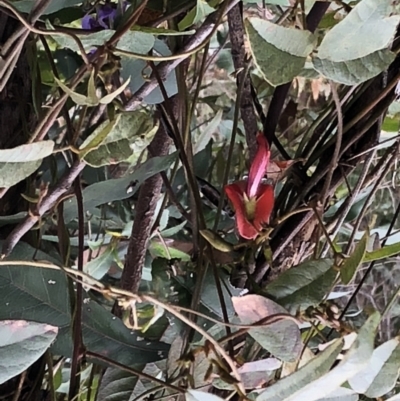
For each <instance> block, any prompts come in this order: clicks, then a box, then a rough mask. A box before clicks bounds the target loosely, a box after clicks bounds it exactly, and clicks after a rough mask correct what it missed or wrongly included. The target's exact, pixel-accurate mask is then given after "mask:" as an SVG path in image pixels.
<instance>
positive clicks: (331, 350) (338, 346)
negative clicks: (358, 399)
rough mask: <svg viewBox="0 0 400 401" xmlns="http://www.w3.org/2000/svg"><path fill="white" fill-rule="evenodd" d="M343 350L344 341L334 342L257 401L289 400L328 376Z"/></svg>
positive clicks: (262, 394) (263, 393) (274, 385)
mask: <svg viewBox="0 0 400 401" xmlns="http://www.w3.org/2000/svg"><path fill="white" fill-rule="evenodd" d="M342 348H343V341H341V340H336V341H334V342H333V343H332V344H331V345H330V346H329V347H328V348H327V349H326V350H324V351H323V352H321V353H320V354H318V355H317V356H316V357H315V358H313V359H312V360H311V361H310V362H308V363H307V364H306V365H304V366H303V367H302V368H300V369H299V370H298V371H297V372H295V373H293V374H291V375H289V376H286V377H285V378H283V379H281V380H279V381H278V382H277V383H275V384H273V385H272V386H271V387H269V388H267V390H265V391H263V392H262V393H261V394H260V395H259V396H258V397H257V398H256V401H283V400H286V399H288V397H290V396H291V395H292V394H295V393H296V392H297V391H299V390H301V389H302V388H303V387H305V386H307V385H308V384H310V383H313V382H314V381H315V380H317V379H319V378H320V377H321V376H323V375H324V374H326V373H327V372H328V371H329V369H330V368H331V367H332V365H333V363H334V362H335V361H336V358H337V356H338V355H339V353H340V351H341V350H342ZM321 396H322V394H321Z"/></svg>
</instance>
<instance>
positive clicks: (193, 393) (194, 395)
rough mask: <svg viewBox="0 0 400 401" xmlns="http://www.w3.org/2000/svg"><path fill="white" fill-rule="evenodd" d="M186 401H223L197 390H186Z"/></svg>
mask: <svg viewBox="0 0 400 401" xmlns="http://www.w3.org/2000/svg"><path fill="white" fill-rule="evenodd" d="M185 398H186V401H223V398H220V397H218V396H216V395H214V394H210V393H206V392H203V391H198V390H188V391H187V393H186V394H185Z"/></svg>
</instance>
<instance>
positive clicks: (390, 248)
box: [363, 242, 400, 263]
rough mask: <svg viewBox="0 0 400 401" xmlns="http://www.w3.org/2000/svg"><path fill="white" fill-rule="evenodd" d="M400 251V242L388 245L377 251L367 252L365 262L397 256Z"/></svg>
mask: <svg viewBox="0 0 400 401" xmlns="http://www.w3.org/2000/svg"><path fill="white" fill-rule="evenodd" d="M399 253H400V242H396V243H395V244H391V245H386V246H384V247H383V248H380V249H377V250H375V251H371V252H366V253H365V255H364V259H363V262H364V263H368V262H373V261H374V260H381V259H386V258H390V257H392V256H396V255H398V254H399Z"/></svg>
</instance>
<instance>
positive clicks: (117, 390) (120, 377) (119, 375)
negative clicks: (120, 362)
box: [96, 368, 138, 401]
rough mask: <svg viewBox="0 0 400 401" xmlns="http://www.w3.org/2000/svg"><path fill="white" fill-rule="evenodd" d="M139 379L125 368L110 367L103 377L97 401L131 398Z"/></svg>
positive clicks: (118, 400)
mask: <svg viewBox="0 0 400 401" xmlns="http://www.w3.org/2000/svg"><path fill="white" fill-rule="evenodd" d="M137 381H138V377H137V376H133V375H132V374H131V373H129V372H126V371H125V370H120V369H116V368H108V369H106V371H105V373H104V375H103V376H102V378H101V382H100V386H99V391H98V394H97V397H96V401H126V400H129V399H130V397H131V394H132V391H133V389H134V388H135V385H136V383H137Z"/></svg>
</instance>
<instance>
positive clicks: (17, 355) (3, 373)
mask: <svg viewBox="0 0 400 401" xmlns="http://www.w3.org/2000/svg"><path fill="white" fill-rule="evenodd" d="M57 332H58V328H57V327H54V326H50V325H49V324H42V323H35V322H27V321H25V320H4V321H0V384H3V383H5V382H6V381H7V380H9V379H11V378H13V377H15V376H17V375H19V374H20V373H22V372H23V371H24V370H26V369H28V368H29V366H31V365H32V364H33V363H34V362H36V361H37V360H38V359H39V358H40V357H41V356H42V355H43V354H44V353H45V351H46V350H47V349H48V348H49V347H50V345H51V343H52V342H53V341H54V340H55V338H56V336H57Z"/></svg>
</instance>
